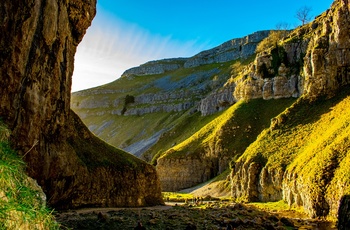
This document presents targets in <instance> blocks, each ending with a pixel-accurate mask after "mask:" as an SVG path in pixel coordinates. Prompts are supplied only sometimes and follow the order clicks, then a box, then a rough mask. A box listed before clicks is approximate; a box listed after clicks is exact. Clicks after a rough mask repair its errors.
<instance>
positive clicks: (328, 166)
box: [232, 0, 350, 217]
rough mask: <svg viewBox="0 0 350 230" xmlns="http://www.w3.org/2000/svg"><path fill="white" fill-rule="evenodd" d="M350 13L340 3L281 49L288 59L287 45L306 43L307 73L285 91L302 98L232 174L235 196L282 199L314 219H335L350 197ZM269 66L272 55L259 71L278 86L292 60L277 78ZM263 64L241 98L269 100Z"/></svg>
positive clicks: (295, 77) (245, 85) (288, 83)
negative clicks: (349, 110) (349, 107)
mask: <svg viewBox="0 0 350 230" xmlns="http://www.w3.org/2000/svg"><path fill="white" fill-rule="evenodd" d="M349 15H350V4H349V2H348V1H347V0H337V1H335V2H334V3H333V4H332V7H331V9H330V10H328V11H327V12H325V13H324V14H322V15H321V16H319V17H317V18H316V20H315V21H314V22H312V23H310V24H309V25H305V26H303V27H301V28H299V29H297V30H296V31H295V32H294V33H292V36H291V40H289V41H288V40H287V41H286V43H285V45H284V46H283V47H284V50H285V52H286V54H287V56H288V55H289V51H288V49H286V47H293V46H294V47H295V46H296V44H297V43H295V41H296V40H299V41H298V43H299V44H302V45H301V46H300V47H301V48H300V49H299V50H300V53H304V54H305V56H304V58H303V62H302V64H303V65H302V69H301V72H300V73H299V74H297V75H294V74H289V77H287V78H284V80H283V81H284V82H285V83H283V84H282V86H283V85H284V86H283V87H285V88H286V89H287V90H286V91H287V92H290V95H293V94H294V93H295V94H300V95H302V97H301V98H300V99H299V100H298V102H297V103H295V104H294V105H293V106H292V107H290V108H289V109H288V110H286V111H285V112H284V113H282V114H280V115H279V116H278V117H276V118H274V119H272V121H271V126H270V129H269V130H265V131H264V132H263V133H262V134H261V135H260V136H259V138H258V140H257V141H256V142H255V143H253V144H252V145H251V146H250V147H249V148H248V149H247V151H246V152H245V153H244V154H243V156H242V157H241V158H240V159H239V160H238V161H236V163H235V165H234V167H233V170H232V195H233V197H235V198H237V199H243V200H250V201H258V200H261V201H276V200H280V199H284V200H286V201H287V202H288V203H289V204H290V205H298V206H303V207H304V209H305V210H306V211H307V212H308V213H309V215H310V216H312V217H319V216H327V215H331V216H333V217H336V216H337V212H338V207H339V202H340V200H341V198H342V197H343V196H344V195H346V194H348V193H349V187H348V185H347V184H348V182H346V181H348V180H349V177H348V175H349V174H348V169H347V168H344V167H348V166H347V165H348V163H347V162H348V160H347V157H348V156H347V154H348V148H349V143H348V141H347V137H345V136H347V135H348V134H347V133H348V128H349V126H348V124H349V120H348V115H347V112H346V109H345V108H346V107H347V104H348V103H349V98H348V96H347V95H348V92H349V91H348V89H347V87H345V86H347V85H349V83H350V82H349V79H350V78H349V77H350V71H349V67H350V62H349V60H350V59H349V55H350V52H349V50H350V39H349V34H350V27H349V24H350V16H349ZM300 36H301V37H300ZM302 37H304V39H303V42H301V43H300V38H302ZM294 50H295V49H294ZM263 56H264V55H260V56H259V57H258V58H257V60H258V59H259V58H263ZM271 60H273V57H272V56H268V58H267V59H266V60H263V63H265V67H266V68H265V71H261V72H260V73H264V72H265V74H266V75H268V74H269V73H271V74H273V75H272V76H273V78H275V79H274V80H273V81H276V77H278V78H281V77H285V76H283V72H286V69H288V67H287V65H286V63H290V60H289V61H288V62H280V63H279V64H280V65H279V66H276V67H278V68H276V69H275V70H278V72H274V73H273V72H270V70H273V69H274V68H271V69H270V68H269V67H270V66H272V65H270V64H272V63H275V62H273V61H271ZM286 60H288V59H286ZM259 63H260V62H259V61H256V62H255V63H254V65H255V67H252V72H251V73H252V75H253V76H251V79H250V80H249V82H248V80H247V79H246V80H244V81H247V82H246V83H243V84H242V85H241V87H242V90H240V91H239V92H237V94H236V95H245V96H246V95H251V96H252V95H256V97H265V96H264V95H265V86H266V84H267V81H270V79H266V78H264V77H263V76H261V75H260V76H258V75H259V74H257V73H258V72H259V71H257V70H258V69H259V66H261V65H260V64H259ZM282 63H284V64H283V65H282ZM281 67H282V73H281ZM289 70H291V69H290V68H289ZM254 76H256V77H254ZM287 76H288V74H287ZM252 82H253V83H252ZM269 84H270V83H269ZM291 86H293V87H291ZM237 87H238V86H237ZM269 88H270V86H269ZM250 89H253V90H250ZM288 89H289V90H288ZM249 90H250V91H249ZM248 91H249V92H250V93H242V92H248ZM269 92H276V90H273V91H271V90H270V91H269ZM268 95H269V97H271V96H272V97H275V96H276V94H274V93H273V94H271V93H268ZM252 97H254V96H252ZM271 143H275V144H271ZM346 175H347V176H346Z"/></svg>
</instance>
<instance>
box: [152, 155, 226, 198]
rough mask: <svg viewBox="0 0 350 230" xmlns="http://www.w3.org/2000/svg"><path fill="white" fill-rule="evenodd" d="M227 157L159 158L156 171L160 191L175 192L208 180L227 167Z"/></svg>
mask: <svg viewBox="0 0 350 230" xmlns="http://www.w3.org/2000/svg"><path fill="white" fill-rule="evenodd" d="M228 162H229V158H228V157H223V158H218V157H216V158H210V157H197V158H188V157H187V158H186V157H184V158H176V157H175V158H160V159H159V160H158V162H157V172H158V175H159V179H160V181H161V187H162V191H167V192H175V191H179V190H182V189H186V188H191V187H193V186H195V185H198V184H200V183H203V182H205V181H208V180H209V179H211V178H213V177H215V176H217V175H218V174H220V173H222V172H223V171H224V170H225V169H226V168H227V167H228Z"/></svg>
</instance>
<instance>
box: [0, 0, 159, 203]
mask: <svg viewBox="0 0 350 230" xmlns="http://www.w3.org/2000/svg"><path fill="white" fill-rule="evenodd" d="M0 11H1V12H2V13H1V14H0V21H1V26H0V34H1V37H0V62H1V67H0V77H1V81H2V85H3V86H6V87H2V88H1V91H0V117H1V118H2V120H3V121H4V123H6V125H7V126H8V127H9V129H10V130H11V132H12V135H11V142H12V143H13V148H14V149H16V150H17V152H18V153H19V154H20V155H21V156H22V157H23V159H24V160H25V161H26V163H27V173H28V175H29V176H30V177H32V178H33V179H35V180H36V181H37V182H38V184H39V185H40V186H41V188H42V189H43V191H44V192H45V194H46V196H47V202H48V204H49V205H50V206H52V207H55V208H77V207H81V206H84V207H86V206H145V205H156V204H162V203H163V201H162V197H161V190H160V185H159V180H158V177H157V174H156V171H155V169H154V167H153V166H150V165H148V164H146V163H145V162H142V161H140V160H138V159H136V158H134V157H131V158H129V154H127V153H125V152H122V151H120V150H117V149H114V148H112V147H111V146H109V145H107V144H106V143H104V142H102V141H100V140H99V139H97V138H96V137H95V136H94V135H93V134H92V133H91V132H89V131H88V130H87V128H86V127H85V125H83V123H82V122H81V120H80V118H79V117H78V116H76V115H75V114H74V113H73V112H72V111H71V110H70V98H71V83H72V73H73V68H74V54H75V51H76V48H77V45H78V44H79V42H80V41H81V40H82V38H83V36H84V34H85V32H86V29H87V28H88V27H89V26H90V24H91V21H92V19H93V18H94V16H95V14H96V0H86V1H82V0H77V1H58V0H47V1H43V0H35V1H24V2H23V1H22V2H15V1H11V0H4V1H1V3H0ZM96 147H99V148H100V149H99V151H100V152H99V151H96V149H95V153H93V151H90V150H92V149H94V148H96ZM97 153H101V154H102V153H103V154H104V156H103V157H102V155H101V156H97V155H96V154H97ZM93 159H97V160H96V162H95V163H94V160H93ZM100 160H103V161H104V162H109V163H108V164H107V165H108V166H106V165H104V163H102V161H100ZM128 162H129V163H128ZM130 162H132V165H134V166H133V167H132V166H131V165H130ZM89 164H90V165H89ZM140 169H143V171H141V170H140Z"/></svg>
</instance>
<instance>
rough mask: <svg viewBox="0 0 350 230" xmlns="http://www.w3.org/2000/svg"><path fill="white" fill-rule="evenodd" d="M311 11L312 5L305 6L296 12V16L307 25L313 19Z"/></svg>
mask: <svg viewBox="0 0 350 230" xmlns="http://www.w3.org/2000/svg"><path fill="white" fill-rule="evenodd" d="M311 11H312V9H311V7H308V6H304V7H302V8H300V9H299V10H298V11H297V12H296V14H295V17H296V18H297V19H298V20H299V21H301V24H302V25H305V24H306V23H308V22H309V21H310V20H311V16H310V12H311Z"/></svg>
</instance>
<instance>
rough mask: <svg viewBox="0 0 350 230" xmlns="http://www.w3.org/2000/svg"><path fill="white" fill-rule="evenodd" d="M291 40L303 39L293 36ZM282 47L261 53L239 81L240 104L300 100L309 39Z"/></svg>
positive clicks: (238, 95) (237, 82) (236, 81)
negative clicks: (246, 100)
mask: <svg viewBox="0 0 350 230" xmlns="http://www.w3.org/2000/svg"><path fill="white" fill-rule="evenodd" d="M290 36H300V35H295V34H293V33H292V34H291V35H290ZM294 40H295V41H290V42H287V43H285V44H283V45H282V46H277V47H272V48H271V49H270V50H267V51H264V52H262V53H259V54H258V55H257V57H256V58H255V60H254V62H253V63H251V64H250V65H248V67H246V68H245V69H244V70H243V71H242V72H241V73H240V75H239V77H238V78H237V80H235V84H236V89H235V91H234V96H235V98H236V100H241V99H255V98H263V99H265V100H268V99H279V98H289V97H295V98H296V97H299V96H300V95H301V94H302V93H303V90H304V85H303V83H304V78H303V77H302V74H301V72H300V71H301V70H300V68H301V67H300V63H302V62H303V57H304V54H305V53H306V49H307V46H308V42H309V41H308V39H306V40H302V39H299V38H294Z"/></svg>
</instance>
